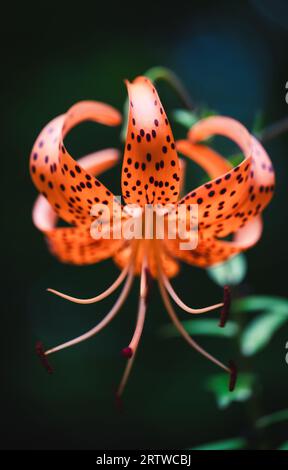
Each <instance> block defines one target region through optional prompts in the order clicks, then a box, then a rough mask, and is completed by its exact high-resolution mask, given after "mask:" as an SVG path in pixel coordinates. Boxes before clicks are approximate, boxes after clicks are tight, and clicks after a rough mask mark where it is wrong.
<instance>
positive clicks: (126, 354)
mask: <svg viewBox="0 0 288 470" xmlns="http://www.w3.org/2000/svg"><path fill="white" fill-rule="evenodd" d="M122 356H124V357H126V359H130V358H131V357H132V356H133V350H132V349H131V348H129V346H128V347H127V348H123V349H122Z"/></svg>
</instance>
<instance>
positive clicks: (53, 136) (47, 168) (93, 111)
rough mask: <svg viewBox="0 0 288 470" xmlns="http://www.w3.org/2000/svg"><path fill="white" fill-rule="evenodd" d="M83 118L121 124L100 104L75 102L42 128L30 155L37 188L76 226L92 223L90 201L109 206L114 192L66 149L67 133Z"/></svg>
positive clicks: (106, 107) (108, 123) (117, 116)
mask: <svg viewBox="0 0 288 470" xmlns="http://www.w3.org/2000/svg"><path fill="white" fill-rule="evenodd" d="M86 120H92V121H96V122H99V123H101V124H106V125H109V126H114V125H118V124H119V123H120V121H121V116H120V114H119V113H118V111H116V110H115V109H114V108H112V107H111V106H108V105H106V104H103V103H98V102H93V101H83V102H80V103H77V104H76V105H74V106H73V107H72V108H70V110H69V111H68V112H67V113H66V114H64V115H62V116H59V117H57V118H55V119H53V120H52V121H51V122H50V123H49V124H48V125H47V126H46V127H45V128H44V129H43V130H42V132H41V133H40V135H39V137H38V138H37V140H36V142H35V144H34V147H33V150H32V153H31V158H30V172H31V176H32V179H33V182H34V184H35V186H36V187H37V189H38V190H39V191H40V192H41V193H42V195H43V196H44V197H45V198H47V200H48V201H49V203H50V204H51V206H52V207H53V209H54V211H55V212H56V213H57V215H58V216H59V217H61V218H62V219H63V220H65V221H66V222H68V223H70V224H72V225H77V226H85V225H90V224H91V216H90V208H91V205H92V204H95V203H102V204H105V205H107V206H109V208H112V205H113V201H114V196H113V194H112V193H111V192H110V191H109V190H108V189H107V188H106V187H105V186H104V185H103V184H102V183H100V181H98V179H96V178H94V176H93V175H92V174H91V173H89V172H88V171H86V169H85V168H84V167H83V166H82V165H81V164H79V163H77V162H76V161H75V160H74V159H73V158H72V157H71V156H70V155H69V153H68V151H67V150H66V148H65V145H64V138H65V136H66V135H67V133H68V132H69V131H70V129H72V128H73V127H74V126H76V125H77V124H79V123H81V122H83V121H86Z"/></svg>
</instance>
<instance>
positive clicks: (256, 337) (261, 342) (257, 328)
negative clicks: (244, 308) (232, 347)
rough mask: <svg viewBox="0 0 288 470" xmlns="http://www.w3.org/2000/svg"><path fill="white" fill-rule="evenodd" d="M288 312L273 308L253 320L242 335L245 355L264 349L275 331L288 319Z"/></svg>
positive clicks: (242, 347)
mask: <svg viewBox="0 0 288 470" xmlns="http://www.w3.org/2000/svg"><path fill="white" fill-rule="evenodd" d="M287 313H288V312H285V313H283V312H282V313H281V312H279V311H278V310H272V311H271V312H268V313H263V314H262V315H259V316H258V317H257V318H255V319H253V320H251V322H250V323H249V325H248V326H247V327H246V328H245V330H244V331H243V333H242V337H241V351H242V353H243V354H244V356H252V355H253V354H256V353H257V352H259V351H261V349H264V348H265V346H266V345H267V344H268V343H269V341H270V340H271V338H272V336H273V335H274V333H275V332H276V331H277V330H278V329H279V328H280V327H281V326H282V325H283V324H284V323H285V322H286V321H288V315H287Z"/></svg>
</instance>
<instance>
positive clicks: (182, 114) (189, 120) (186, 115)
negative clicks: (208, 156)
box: [172, 108, 243, 158]
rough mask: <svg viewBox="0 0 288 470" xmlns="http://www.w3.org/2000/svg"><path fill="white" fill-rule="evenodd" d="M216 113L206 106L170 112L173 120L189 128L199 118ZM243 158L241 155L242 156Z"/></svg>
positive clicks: (209, 139) (210, 138)
mask: <svg viewBox="0 0 288 470" xmlns="http://www.w3.org/2000/svg"><path fill="white" fill-rule="evenodd" d="M215 114H217V113H216V112H215V111H212V110H211V109H208V108H202V109H200V110H198V109H197V112H196V111H187V110H186V109H175V111H173V113H172V117H173V120H174V121H175V122H177V123H178V124H181V125H182V126H184V127H186V128H187V129H190V128H191V127H192V126H193V125H194V124H195V123H196V122H197V121H199V120H200V119H204V118H207V117H209V116H215ZM212 139H213V137H209V138H208V139H205V142H207V141H211V140H212ZM242 158H243V157H242Z"/></svg>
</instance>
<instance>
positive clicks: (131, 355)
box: [116, 256, 149, 399]
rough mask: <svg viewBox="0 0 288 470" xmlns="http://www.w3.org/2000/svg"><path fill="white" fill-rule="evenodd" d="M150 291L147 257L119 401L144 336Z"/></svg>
mask: <svg viewBox="0 0 288 470" xmlns="http://www.w3.org/2000/svg"><path fill="white" fill-rule="evenodd" d="M148 290H149V279H148V263H147V257H146V256H144V260H143V264H142V269H141V279H140V302H139V309H138V315H137V321H136V328H135V331H134V334H133V337H132V339H131V341H130V344H129V346H128V347H126V348H124V349H123V350H122V354H123V356H125V357H127V358H128V359H129V360H128V363H127V364H126V368H125V370H124V374H123V377H122V379H121V382H120V385H119V388H118V390H117V393H116V397H117V398H118V399H119V398H120V396H121V395H122V393H123V391H124V389H125V386H126V383H127V381H128V378H129V376H130V373H131V370H132V366H133V363H134V359H135V355H136V351H137V349H138V345H139V342H140V338H141V335H142V331H143V327H144V322H145V316H146V310H147V296H148V294H149V292H148Z"/></svg>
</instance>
